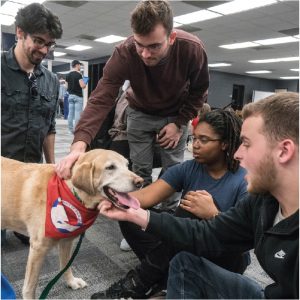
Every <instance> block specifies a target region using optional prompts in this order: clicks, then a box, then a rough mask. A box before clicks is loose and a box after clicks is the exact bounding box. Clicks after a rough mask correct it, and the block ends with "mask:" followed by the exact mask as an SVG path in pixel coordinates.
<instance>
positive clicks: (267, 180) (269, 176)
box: [248, 153, 277, 194]
mask: <svg viewBox="0 0 300 300" xmlns="http://www.w3.org/2000/svg"><path fill="white" fill-rule="evenodd" d="M274 165H275V164H274V160H273V158H272V157H271V154H270V153H269V155H268V154H267V155H266V156H265V157H264V159H263V160H262V161H261V162H260V165H259V167H258V168H257V172H256V173H257V175H256V176H253V177H252V178H251V181H250V184H248V192H250V193H255V194H265V193H267V192H270V191H271V190H273V188H274V185H275V184H276V178H277V172H276V170H275V167H274Z"/></svg>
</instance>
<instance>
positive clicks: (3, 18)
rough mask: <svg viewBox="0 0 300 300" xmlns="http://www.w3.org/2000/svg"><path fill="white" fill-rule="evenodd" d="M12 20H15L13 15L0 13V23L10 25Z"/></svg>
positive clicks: (12, 22)
mask: <svg viewBox="0 0 300 300" xmlns="http://www.w3.org/2000/svg"><path fill="white" fill-rule="evenodd" d="M14 22H15V17H14V16H9V15H2V14H0V24H1V25H5V26H10V25H12V24H14Z"/></svg>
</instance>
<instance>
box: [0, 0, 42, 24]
mask: <svg viewBox="0 0 300 300" xmlns="http://www.w3.org/2000/svg"><path fill="white" fill-rule="evenodd" d="M44 1H45V0H17V1H6V2H5V3H4V4H3V5H1V7H0V19H1V21H0V23H1V24H2V25H6V26H10V25H12V24H13V23H14V22H15V16H16V15H17V12H18V10H19V9H20V8H22V7H24V6H25V5H28V4H31V3H33V2H39V3H43V2H44Z"/></svg>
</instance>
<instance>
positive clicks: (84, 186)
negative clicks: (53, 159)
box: [71, 149, 143, 208]
mask: <svg viewBox="0 0 300 300" xmlns="http://www.w3.org/2000/svg"><path fill="white" fill-rule="evenodd" d="M142 181H143V179H142V178H141V177H139V176H137V175H136V174H134V173H133V172H131V171H129V170H128V161H127V159H125V158H124V157H123V156H122V155H120V154H118V153H117V152H115V151H111V150H103V149H97V150H92V151H89V152H86V153H84V154H82V155H81V156H80V157H79V159H78V160H77V162H76V163H75V165H74V167H73V170H72V177H71V182H72V184H73V186H74V187H76V188H77V189H78V190H79V191H82V192H83V193H85V194H87V196H88V197H84V196H83V197H82V200H83V202H85V203H84V204H85V205H86V206H87V207H90V206H94V205H95V204H97V203H95V202H97V200H95V199H97V198H98V199H100V197H99V196H104V197H107V198H109V199H110V200H111V201H112V202H114V204H116V205H117V206H120V207H121V208H128V207H130V206H132V207H135V206H137V205H138V204H137V203H136V199H132V197H130V196H128V195H127V193H128V192H131V191H133V190H135V189H137V188H138V187H140V186H141V184H142ZM81 195H82V193H81ZM86 199H90V200H87V201H91V199H93V200H92V202H93V203H86V202H87V201H86ZM98 202H99V201H98Z"/></svg>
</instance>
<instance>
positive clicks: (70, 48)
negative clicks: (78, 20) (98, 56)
mask: <svg viewBox="0 0 300 300" xmlns="http://www.w3.org/2000/svg"><path fill="white" fill-rule="evenodd" d="M91 48H92V47H90V46H83V45H73V46H70V47H67V48H66V49H68V50H74V51H83V50H87V49H91Z"/></svg>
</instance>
